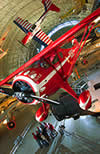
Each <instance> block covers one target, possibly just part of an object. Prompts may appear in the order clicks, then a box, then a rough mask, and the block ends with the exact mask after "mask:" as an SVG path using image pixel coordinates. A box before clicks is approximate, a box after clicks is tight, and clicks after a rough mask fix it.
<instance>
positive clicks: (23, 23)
mask: <svg viewBox="0 0 100 154" xmlns="http://www.w3.org/2000/svg"><path fill="white" fill-rule="evenodd" d="M13 22H14V23H15V24H16V25H17V26H18V27H19V28H20V29H21V30H23V31H24V32H25V33H26V34H27V33H28V32H29V31H30V29H31V27H32V26H33V25H32V24H31V23H30V22H28V20H26V19H22V18H21V17H17V18H16V19H15V20H14V21H13Z"/></svg>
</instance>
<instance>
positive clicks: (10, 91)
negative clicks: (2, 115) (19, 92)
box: [0, 87, 14, 96]
mask: <svg viewBox="0 0 100 154" xmlns="http://www.w3.org/2000/svg"><path fill="white" fill-rule="evenodd" d="M0 93H2V94H6V95H8V96H12V95H13V94H14V90H13V89H11V88H3V87H0Z"/></svg>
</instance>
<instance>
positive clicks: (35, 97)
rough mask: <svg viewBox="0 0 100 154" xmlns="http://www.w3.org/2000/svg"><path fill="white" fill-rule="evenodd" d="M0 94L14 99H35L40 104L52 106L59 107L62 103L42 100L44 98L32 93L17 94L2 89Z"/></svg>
mask: <svg viewBox="0 0 100 154" xmlns="http://www.w3.org/2000/svg"><path fill="white" fill-rule="evenodd" d="M0 93H3V94H6V95H8V96H12V97H17V98H18V99H19V100H24V99H29V98H30V97H31V98H33V99H36V100H38V101H40V102H43V103H47V104H51V105H59V104H60V102H58V101H54V100H51V99H47V98H42V97H39V96H35V95H33V94H30V93H25V92H15V91H14V90H13V89H10V88H3V87H0Z"/></svg>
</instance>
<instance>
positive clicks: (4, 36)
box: [0, 27, 10, 59]
mask: <svg viewBox="0 0 100 154" xmlns="http://www.w3.org/2000/svg"><path fill="white" fill-rule="evenodd" d="M9 31H10V27H8V28H7V30H6V31H5V32H4V34H3V35H2V36H1V38H0V59H1V58H3V57H4V56H5V55H6V54H7V51H8V49H7V50H6V51H4V50H3V49H2V44H3V43H4V41H5V39H6V37H7V35H8V33H9Z"/></svg>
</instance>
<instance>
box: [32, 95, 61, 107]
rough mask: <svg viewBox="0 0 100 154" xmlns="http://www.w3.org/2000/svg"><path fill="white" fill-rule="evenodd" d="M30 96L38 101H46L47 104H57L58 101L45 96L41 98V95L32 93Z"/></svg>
mask: <svg viewBox="0 0 100 154" xmlns="http://www.w3.org/2000/svg"><path fill="white" fill-rule="evenodd" d="M30 96H31V97H32V98H34V99H36V100H38V101H43V103H47V104H51V105H59V104H60V102H57V101H54V100H51V99H47V98H44V97H43V98H42V97H39V96H35V95H33V94H31V95H30Z"/></svg>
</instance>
